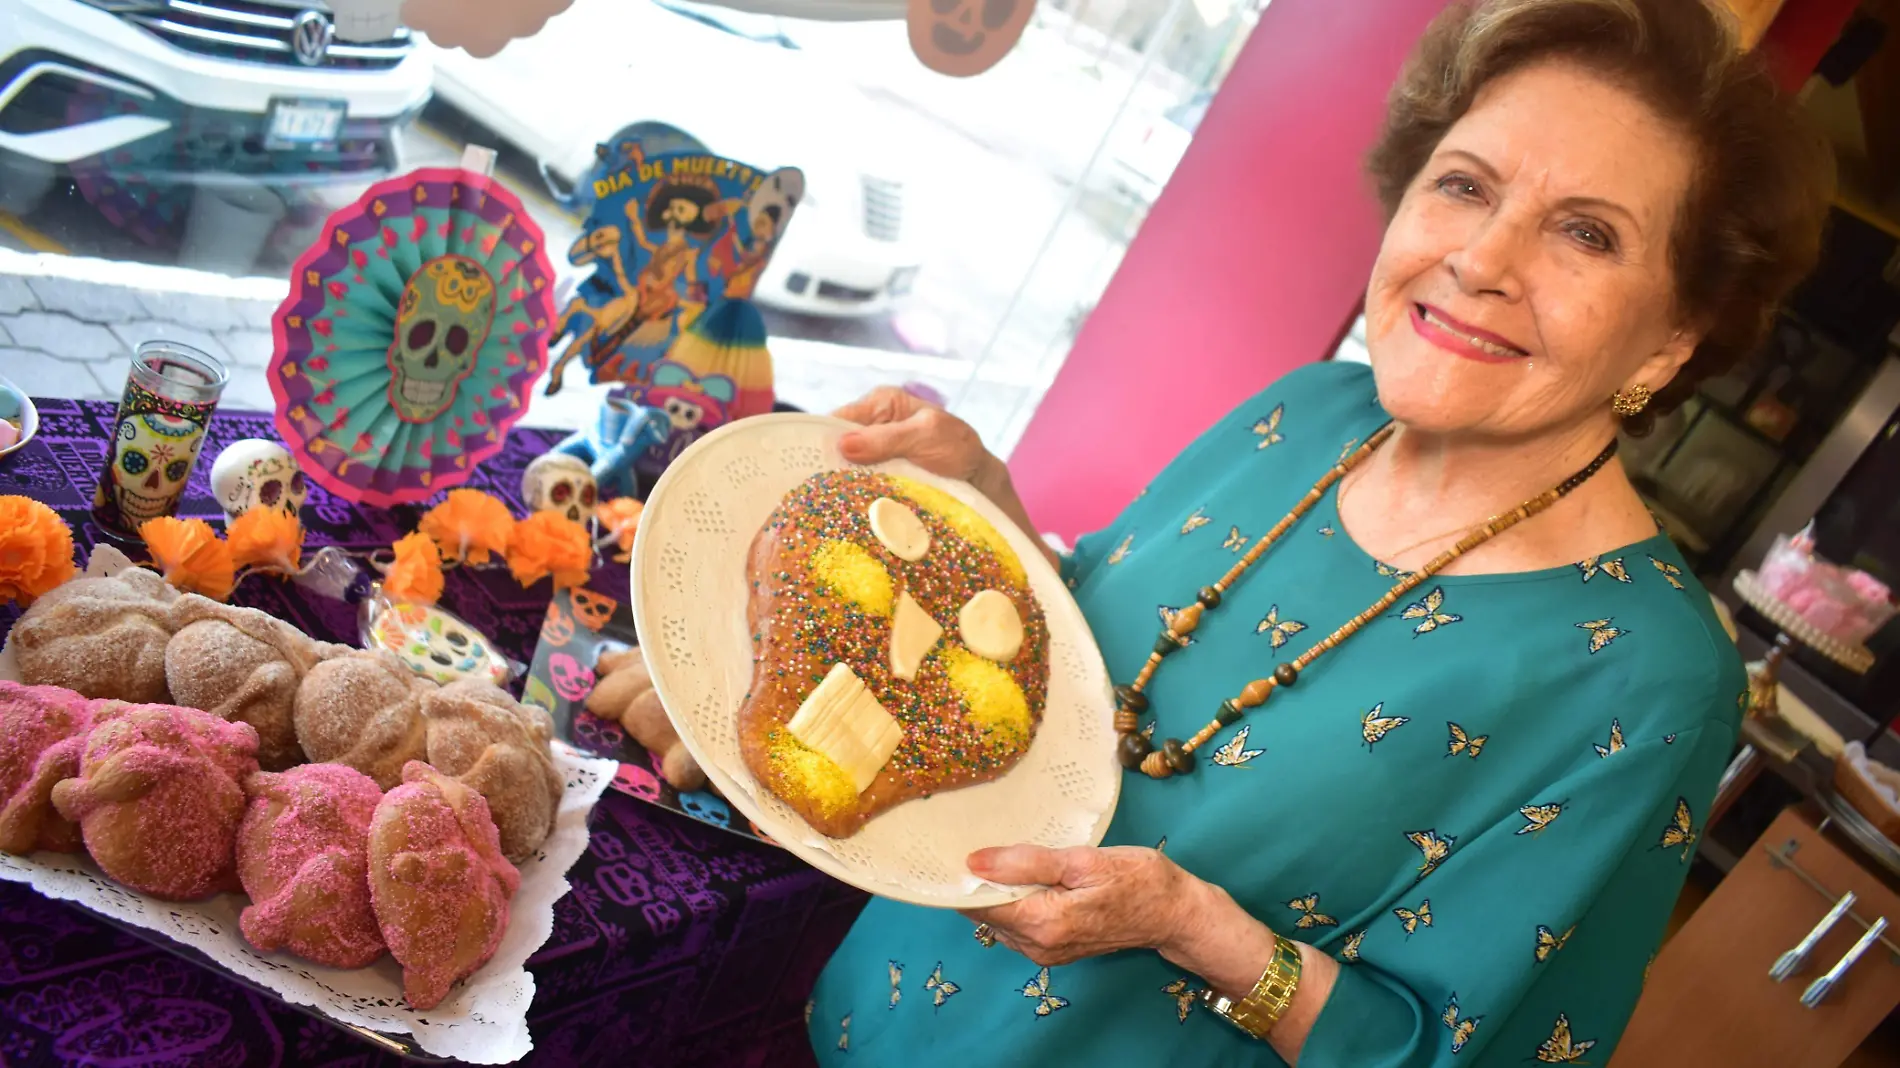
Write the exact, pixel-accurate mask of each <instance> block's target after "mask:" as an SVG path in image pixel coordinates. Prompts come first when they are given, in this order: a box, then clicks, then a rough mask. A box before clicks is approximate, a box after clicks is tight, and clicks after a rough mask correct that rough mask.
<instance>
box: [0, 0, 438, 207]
mask: <svg viewBox="0 0 1900 1068" xmlns="http://www.w3.org/2000/svg"><path fill="white" fill-rule="evenodd" d="M430 81H431V78H430V70H429V60H428V57H427V56H425V55H423V54H421V52H420V50H419V49H417V47H416V45H415V42H413V41H411V40H410V38H409V35H408V33H407V31H399V33H398V35H397V36H394V37H391V38H388V39H385V40H378V41H364V42H343V41H338V40H337V39H336V36H335V31H334V28H333V26H332V25H331V15H330V11H329V8H328V7H326V6H325V5H324V4H322V3H317V2H314V0H308V2H306V0H0V201H3V202H4V204H3V206H4V207H5V208H6V209H7V210H12V211H16V212H17V211H30V210H31V209H32V207H33V206H34V205H35V203H36V202H37V199H38V197H39V196H41V195H43V194H44V192H45V191H46V189H47V188H49V187H50V186H51V184H52V182H53V181H54V180H55V179H56V178H58V177H60V176H62V175H69V174H75V173H97V174H108V175H111V176H113V177H117V178H121V179H130V180H134V181H139V182H145V183H150V184H153V185H157V186H178V187H183V188H190V187H202V186H207V185H217V184H220V183H247V184H257V183H262V184H265V185H275V184H286V185H288V184H298V185H302V184H311V183H324V182H333V181H350V182H356V183H358V184H367V183H368V182H371V181H375V180H377V179H379V178H382V177H385V176H387V175H389V174H391V173H393V172H395V171H397V170H399V169H400V168H401V166H402V150H401V133H400V131H401V130H402V128H403V127H405V126H406V125H407V124H408V123H410V122H411V121H413V120H414V119H415V117H416V116H417V115H418V114H419V113H420V112H421V111H422V107H423V105H424V104H425V103H427V102H428V99H429V91H430V90H429V87H430Z"/></svg>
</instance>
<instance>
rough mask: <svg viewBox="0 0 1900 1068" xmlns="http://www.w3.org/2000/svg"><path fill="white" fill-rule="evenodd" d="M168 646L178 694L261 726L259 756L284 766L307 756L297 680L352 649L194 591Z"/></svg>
mask: <svg viewBox="0 0 1900 1068" xmlns="http://www.w3.org/2000/svg"><path fill="white" fill-rule="evenodd" d="M171 621H172V624H173V627H174V629H175V631H176V633H175V634H173V635H172V639H171V642H170V644H168V645H166V647H165V680H166V683H167V684H168V685H169V687H170V689H171V696H172V700H173V701H174V702H175V703H177V704H181V705H185V706H187V707H190V708H202V709H204V710H205V711H207V712H210V713H211V714H213V715H215V716H218V717H220V718H222V719H228V720H233V721H236V722H240V723H249V724H250V725H251V726H252V727H255V728H256V729H257V746H258V749H257V763H258V765H259V766H260V767H262V768H263V769H264V770H266V771H282V770H283V769H285V768H288V767H290V766H292V765H294V764H301V763H303V761H304V752H303V748H302V747H301V746H299V745H298V744H297V728H296V722H295V712H296V702H297V687H298V686H299V685H300V684H301V683H302V682H303V678H304V676H305V675H306V674H308V673H309V671H310V669H311V668H313V667H315V666H316V665H317V664H318V663H319V662H320V661H322V660H324V659H325V658H327V657H332V656H338V655H341V654H343V653H345V652H347V651H348V648H347V647H346V646H341V645H331V644H329V643H327V642H319V641H316V640H315V639H313V638H310V637H309V636H307V635H305V634H304V633H303V632H302V631H300V630H298V629H297V628H296V627H293V626H291V625H290V624H289V623H286V622H284V621H283V620H281V619H277V618H275V617H273V616H271V615H268V614H266V613H264V612H260V611H258V610H257V609H255V608H238V607H235V606H232V605H228V604H219V603H218V602H216V601H213V600H211V599H210V598H207V597H200V596H198V595H197V594H193V593H188V594H185V595H184V596H182V597H180V598H178V600H177V602H176V603H175V604H173V605H172V610H171Z"/></svg>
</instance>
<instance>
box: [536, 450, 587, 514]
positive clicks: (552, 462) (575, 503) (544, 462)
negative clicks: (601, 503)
mask: <svg viewBox="0 0 1900 1068" xmlns="http://www.w3.org/2000/svg"><path fill="white" fill-rule="evenodd" d="M598 495H599V488H598V487H597V486H596V485H595V483H594V473H593V471H591V470H589V469H588V466H587V464H586V463H585V462H583V461H582V460H581V459H579V458H578V457H574V456H569V455H568V454H566V453H563V452H551V453H548V454H547V455H545V456H540V457H536V458H535V460H534V461H533V462H532V463H530V464H528V469H527V470H526V471H523V472H522V473H521V499H522V500H524V501H527V502H528V507H530V508H532V509H534V510H535V511H537V512H559V513H561V514H562V515H565V516H567V517H568V518H569V519H572V520H573V521H574V522H576V523H586V522H587V521H588V520H591V519H593V518H594V501H595V500H596V498H597V497H598Z"/></svg>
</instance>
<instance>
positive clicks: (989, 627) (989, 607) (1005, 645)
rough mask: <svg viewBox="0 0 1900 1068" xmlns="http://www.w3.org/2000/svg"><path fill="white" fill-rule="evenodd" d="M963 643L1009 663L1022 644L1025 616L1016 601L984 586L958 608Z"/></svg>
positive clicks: (976, 652) (979, 653)
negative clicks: (1019, 610)
mask: <svg viewBox="0 0 1900 1068" xmlns="http://www.w3.org/2000/svg"><path fill="white" fill-rule="evenodd" d="M957 630H958V632H959V633H961V634H962V635H963V644H965V645H967V646H969V647H970V651H971V652H973V653H975V654H976V655H978V656H981V657H985V658H987V659H990V660H994V661H996V662H997V663H999V664H1007V663H1009V662H1010V661H1012V660H1014V659H1016V654H1017V653H1019V652H1022V648H1023V617H1022V615H1021V613H1019V612H1017V611H1016V602H1014V601H1012V600H1010V599H1009V595H1007V594H1004V593H1001V592H998V591H996V590H984V591H983V592H982V593H979V594H977V595H976V596H975V597H972V598H970V600H969V602H968V603H967V604H965V605H964V606H963V608H962V609H961V610H960V611H958V612H957Z"/></svg>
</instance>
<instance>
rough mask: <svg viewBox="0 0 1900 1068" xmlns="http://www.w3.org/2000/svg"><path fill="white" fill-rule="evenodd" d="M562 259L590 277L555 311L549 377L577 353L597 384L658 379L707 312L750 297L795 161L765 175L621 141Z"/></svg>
mask: <svg viewBox="0 0 1900 1068" xmlns="http://www.w3.org/2000/svg"><path fill="white" fill-rule="evenodd" d="M603 147H606V148H607V149H608V151H609V153H610V154H609V155H608V156H603V157H602V158H603V159H612V160H615V161H617V163H616V165H615V166H614V167H613V169H611V170H609V171H608V172H607V173H606V174H605V175H604V176H603V177H601V178H600V179H599V180H598V181H596V182H595V183H594V190H595V192H596V193H597V194H598V196H597V199H596V200H595V201H594V205H593V209H592V211H591V212H590V213H589V214H588V217H587V224H586V229H585V230H584V231H583V232H582V234H581V236H580V238H579V239H578V240H576V241H575V242H574V244H573V246H572V247H571V248H570V249H569V250H568V262H570V263H572V264H574V265H575V266H577V267H586V266H592V267H593V268H594V269H595V274H594V276H593V277H592V278H590V279H589V280H588V282H587V283H584V284H583V285H581V286H580V287H579V289H578V290H577V291H576V293H575V295H574V297H573V299H571V300H570V301H568V303H567V306H566V307H565V308H563V309H562V311H561V316H560V320H559V322H558V323H557V324H556V325H555V329H554V339H555V340H557V341H565V347H564V348H562V350H561V354H560V356H559V357H558V358H557V359H556V360H555V363H554V372H553V374H551V375H550V376H549V379H548V389H547V391H548V393H550V394H553V393H555V392H557V391H558V390H560V388H561V383H562V376H563V373H564V371H565V369H566V367H567V365H568V363H569V362H571V361H572V360H574V359H575V358H576V357H578V358H579V359H580V360H581V362H582V363H583V364H584V365H585V366H586V368H587V370H588V375H589V377H590V378H591V379H592V380H593V381H594V382H597V383H598V382H621V383H627V384H628V385H632V386H639V385H644V384H646V383H649V382H652V381H654V378H653V376H654V374H655V371H656V365H657V364H659V363H660V362H661V361H662V360H663V359H665V358H666V356H667V353H668V352H669V351H670V350H671V349H672V347H673V344H674V342H675V341H676V340H677V339H679V338H680V337H681V335H682V334H683V333H684V332H686V331H689V330H690V329H692V327H693V324H694V323H695V321H696V320H698V319H699V318H700V317H701V316H702V315H704V314H706V313H707V311H708V309H710V308H713V307H716V306H717V305H718V304H719V302H720V301H721V300H722V299H724V298H727V297H744V296H749V295H750V294H751V293H752V290H753V288H754V287H755V286H756V285H757V282H758V278H759V276H760V275H761V274H762V273H763V272H764V270H765V266H766V264H767V263H768V262H769V261H770V259H771V256H772V252H773V250H774V249H776V248H777V247H778V242H779V240H780V238H781V237H782V236H783V234H784V232H785V227H786V226H787V225H788V224H789V223H790V222H791V216H792V212H793V211H794V210H795V209H796V208H797V206H798V202H799V201H800V200H801V199H803V197H804V192H805V178H804V175H803V174H802V173H800V172H799V171H798V170H797V169H796V168H790V167H788V168H784V169H781V170H777V171H770V172H767V171H763V170H760V169H758V168H754V167H751V166H748V165H747V164H744V163H740V162H737V161H735V160H729V159H725V158H723V157H720V156H714V155H708V154H706V153H704V152H677V153H671V154H667V155H651V154H649V153H648V151H647V149H646V145H645V142H643V141H641V140H639V139H637V138H636V139H623V140H620V141H617V142H615V143H614V144H613V145H612V146H603Z"/></svg>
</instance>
